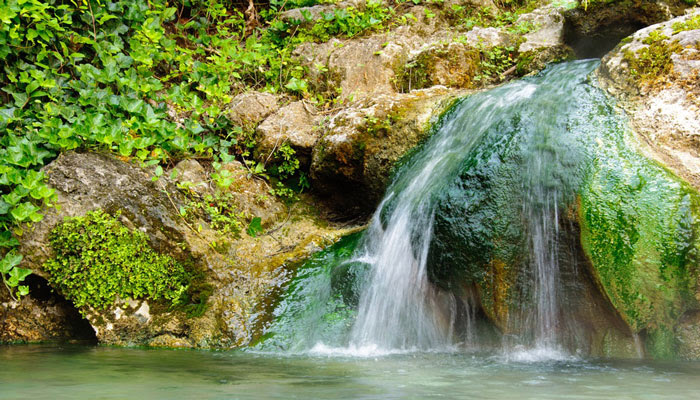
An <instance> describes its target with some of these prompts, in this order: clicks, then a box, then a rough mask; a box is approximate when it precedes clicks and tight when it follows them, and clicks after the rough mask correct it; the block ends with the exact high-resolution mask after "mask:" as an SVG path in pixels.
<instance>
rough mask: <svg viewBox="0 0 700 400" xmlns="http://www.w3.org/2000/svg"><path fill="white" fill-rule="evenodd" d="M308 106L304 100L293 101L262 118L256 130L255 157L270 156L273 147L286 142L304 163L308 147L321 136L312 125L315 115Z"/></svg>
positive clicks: (307, 157)
mask: <svg viewBox="0 0 700 400" xmlns="http://www.w3.org/2000/svg"><path fill="white" fill-rule="evenodd" d="M312 107H313V106H311V105H307V104H306V103H305V102H304V101H295V102H293V103H291V104H289V105H287V106H285V107H282V108H281V109H279V110H278V111H277V112H276V113H274V114H272V115H271V116H269V117H268V118H267V119H266V120H265V121H263V123H262V124H260V125H259V126H258V128H257V130H256V133H257V135H258V138H259V141H258V146H257V149H256V152H257V158H258V160H260V161H261V162H267V161H269V160H271V159H272V157H274V152H275V150H277V149H279V147H280V146H282V145H283V144H284V143H289V145H290V146H291V147H292V148H293V149H294V150H295V151H296V153H297V157H299V158H300V162H302V164H306V165H308V160H309V157H310V155H311V149H312V148H313V146H314V145H315V144H316V141H317V140H318V138H319V137H320V136H321V131H320V130H319V129H318V128H317V126H316V116H315V115H313V114H312V112H311V110H312Z"/></svg>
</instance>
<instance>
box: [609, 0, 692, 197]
mask: <svg viewBox="0 0 700 400" xmlns="http://www.w3.org/2000/svg"><path fill="white" fill-rule="evenodd" d="M699 20H700V10H697V9H695V10H693V11H691V12H689V13H688V15H686V16H683V17H679V18H675V19H672V20H670V21H668V22H664V23H661V24H658V25H652V26H650V27H647V28H645V29H642V30H640V31H639V32H637V33H635V34H634V35H633V36H632V37H631V38H630V40H628V41H627V42H626V43H623V44H621V45H620V46H618V47H617V48H616V49H615V50H614V51H612V52H611V53H610V54H608V55H606V56H605V58H604V59H603V61H602V64H601V66H600V69H599V70H598V76H599V78H600V82H601V84H602V85H603V86H604V87H605V88H607V89H608V91H609V92H610V93H612V94H613V95H614V96H616V97H618V98H619V99H620V100H621V104H622V106H623V108H624V109H625V110H626V111H627V113H628V114H629V116H630V119H631V122H632V124H633V126H634V128H635V131H636V132H637V133H638V134H639V135H640V136H641V137H642V139H643V140H644V141H645V142H646V143H647V144H648V145H649V149H650V155H651V156H652V157H654V158H657V159H658V160H660V161H661V162H663V163H664V164H666V165H668V166H669V167H670V168H672V169H673V170H674V171H675V172H676V173H677V174H679V175H680V176H682V177H684V178H685V179H687V180H688V181H689V182H691V183H692V184H693V185H694V186H695V187H696V188H700V146H699V144H700V140H699V139H698V138H699V137H700V136H698V135H699V133H700V103H699V102H698V96H700V87H699V86H698V84H697V82H698V74H699V73H700V28H698V25H697V24H698V22H697V21H699ZM693 21H695V25H693ZM652 59H653V60H654V61H653V62H654V63H656V64H655V66H654V67H652V66H651V64H650V63H651V62H652V61H651V60H652ZM635 67H636V68H635Z"/></svg>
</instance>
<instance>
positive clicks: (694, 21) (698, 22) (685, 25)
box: [672, 15, 700, 34]
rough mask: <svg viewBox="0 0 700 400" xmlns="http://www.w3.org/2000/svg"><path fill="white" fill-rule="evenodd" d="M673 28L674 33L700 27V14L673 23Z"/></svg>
mask: <svg viewBox="0 0 700 400" xmlns="http://www.w3.org/2000/svg"><path fill="white" fill-rule="evenodd" d="M672 28H673V34H676V33H678V32H683V31H692V30H695V29H700V15H696V16H695V17H693V18H690V19H688V20H686V21H683V22H676V23H675V24H673V26H672Z"/></svg>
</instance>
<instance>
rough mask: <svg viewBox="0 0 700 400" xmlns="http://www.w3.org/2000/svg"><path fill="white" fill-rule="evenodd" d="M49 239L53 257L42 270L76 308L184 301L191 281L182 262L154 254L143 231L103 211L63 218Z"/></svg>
mask: <svg viewBox="0 0 700 400" xmlns="http://www.w3.org/2000/svg"><path fill="white" fill-rule="evenodd" d="M49 241H50V244H51V248H52V250H53V252H54V254H55V256H54V258H52V259H50V260H48V261H47V262H46V263H45V264H44V270H45V271H46V272H48V273H49V274H50V277H49V281H50V282H51V283H52V284H53V285H54V286H55V287H57V288H58V289H59V290H60V291H61V293H62V294H63V295H64V296H65V297H66V298H67V299H68V300H70V301H72V302H73V304H75V306H76V307H78V308H80V307H83V306H90V307H93V308H97V309H106V308H107V307H108V306H110V305H111V304H113V303H114V301H115V300H116V298H117V297H119V298H121V299H126V298H134V299H137V298H149V299H153V300H158V299H164V300H166V301H167V302H169V303H171V304H173V305H177V304H180V303H182V302H183V300H184V299H186V297H187V294H186V292H187V289H188V287H189V283H190V278H189V276H188V273H187V271H186V270H185V268H184V267H183V266H182V264H180V263H179V262H177V261H176V260H175V259H173V258H172V257H170V256H168V255H163V254H159V253H157V252H155V251H154V250H153V249H152V248H151V247H150V246H149V244H148V238H147V236H146V234H145V233H143V232H140V231H131V230H129V229H128V228H126V227H125V226H123V225H122V224H121V223H120V222H119V221H118V220H117V219H116V218H115V217H112V216H110V215H108V214H106V213H104V212H103V211H100V210H98V211H94V212H90V213H88V214H86V215H85V216H83V217H76V218H70V219H67V220H66V221H65V222H64V223H62V224H61V225H58V226H57V227H56V228H54V229H53V231H51V234H50V236H49Z"/></svg>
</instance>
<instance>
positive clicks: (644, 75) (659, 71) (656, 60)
mask: <svg viewBox="0 0 700 400" xmlns="http://www.w3.org/2000/svg"><path fill="white" fill-rule="evenodd" d="M643 43H644V44H646V45H647V46H645V47H642V48H641V49H639V50H637V51H636V52H632V51H626V52H625V53H624V59H625V60H626V61H627V62H628V63H629V67H630V72H631V73H632V75H633V76H634V77H635V78H636V79H637V80H638V81H639V82H640V83H641V84H642V85H645V86H650V85H653V84H654V83H656V82H658V81H659V79H662V78H663V77H664V76H667V75H668V74H669V73H671V71H672V69H673V61H672V60H671V56H672V55H673V54H676V53H680V52H681V51H682V50H683V47H682V46H681V45H680V44H679V43H678V41H669V38H668V37H667V36H664V35H662V34H661V33H660V31H652V32H651V33H650V34H649V36H648V37H647V38H646V39H644V41H643Z"/></svg>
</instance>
